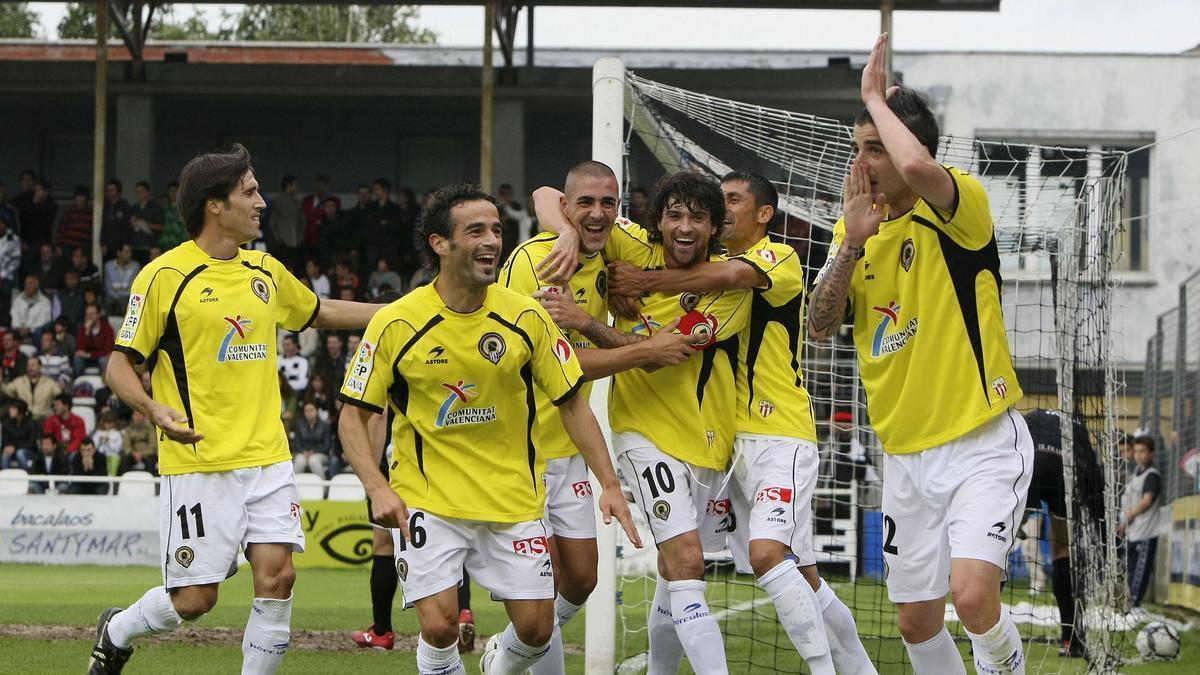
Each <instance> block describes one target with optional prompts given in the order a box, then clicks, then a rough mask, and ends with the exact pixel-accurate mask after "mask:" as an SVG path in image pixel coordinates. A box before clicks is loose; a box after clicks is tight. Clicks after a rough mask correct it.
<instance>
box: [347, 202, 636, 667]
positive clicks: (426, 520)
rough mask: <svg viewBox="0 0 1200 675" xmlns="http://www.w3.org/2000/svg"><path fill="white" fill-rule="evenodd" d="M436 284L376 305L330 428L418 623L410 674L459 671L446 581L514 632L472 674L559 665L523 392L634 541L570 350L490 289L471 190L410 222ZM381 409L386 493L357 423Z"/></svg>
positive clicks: (535, 311)
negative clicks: (380, 529) (483, 597)
mask: <svg viewBox="0 0 1200 675" xmlns="http://www.w3.org/2000/svg"><path fill="white" fill-rule="evenodd" d="M421 221H422V225H421V228H422V230H421V231H422V235H423V236H424V244H425V251H424V253H425V258H426V261H427V263H428V264H429V266H430V267H431V268H432V269H434V270H438V271H439V276H438V277H437V278H436V279H434V281H433V283H431V284H429V285H427V286H423V287H421V288H418V289H416V290H414V291H412V292H411V293H409V294H408V295H406V296H404V297H403V298H401V299H400V300H397V301H396V302H394V303H392V304H390V305H388V306H387V307H385V308H384V309H382V310H380V312H379V314H377V315H376V316H375V318H374V319H372V321H371V324H370V325H369V326H368V327H367V331H366V334H365V335H364V336H363V340H362V343H361V345H360V346H359V350H358V353H357V355H356V356H355V358H354V361H353V363H352V365H351V367H350V369H349V370H348V371H347V373H346V380H345V382H344V384H343V385H342V389H341V393H340V395H339V397H340V398H341V399H342V400H343V401H345V402H346V403H348V404H349V405H347V406H346V408H345V409H343V412H342V418H341V421H340V424H339V427H340V428H339V431H340V433H341V436H342V442H343V445H344V447H345V451H346V456H347V458H349V460H350V462H351V464H352V465H353V466H354V469H355V471H356V472H357V473H358V476H359V478H360V480H362V482H363V486H364V487H365V488H366V489H367V492H368V493H369V495H370V497H371V503H372V510H373V512H374V514H375V517H376V520H378V521H379V522H380V523H381V524H383V525H385V526H391V527H396V528H398V529H397V530H396V531H395V532H394V535H395V545H396V546H395V548H396V551H395V555H396V569H397V571H398V572H399V575H400V582H401V585H402V586H403V588H404V596H405V601H406V602H407V603H410V604H412V605H415V607H416V610H417V618H418V620H419V621H420V624H421V635H420V639H419V642H418V644H417V669H418V671H419V672H421V673H423V674H433V673H437V674H438V675H450V674H452V673H463V672H465V670H464V669H463V664H462V660H461V658H460V657H459V654H458V649H457V642H458V627H457V618H458V614H459V611H458V609H459V608H458V594H457V592H456V587H457V586H458V583H459V581H460V580H461V578H462V568H463V567H464V566H465V567H466V569H467V571H468V572H470V574H471V577H472V578H473V579H475V580H476V581H477V582H478V583H479V584H481V585H482V586H484V587H485V588H487V589H488V590H489V591H491V592H492V595H493V596H494V597H496V598H499V599H502V600H504V603H505V609H506V610H507V611H508V615H509V618H510V619H512V624H510V625H509V627H508V628H507V629H506V630H505V631H504V634H503V636H499V637H497V638H496V639H495V640H494V641H493V642H491V643H489V647H488V649H487V650H486V651H485V653H484V655H483V659H482V660H481V662H480V669H481V670H483V671H484V672H485V673H489V674H490V675H494V674H496V673H501V674H510V673H521V672H524V671H525V670H527V669H529V668H530V667H531V666H533V665H534V664H536V663H537V662H538V661H539V660H541V659H542V658H547V659H551V661H552V663H554V664H556V666H557V668H556V670H557V671H558V672H560V673H561V672H562V670H563V655H562V647H561V644H562V643H561V641H559V642H558V643H557V649H556V650H555V649H554V648H555V646H556V645H555V643H554V642H553V641H552V639H551V638H552V636H553V632H554V623H555V621H554V578H553V577H554V575H553V572H552V566H551V562H550V556H549V546H548V543H547V541H546V534H547V532H546V528H545V524H544V515H545V508H546V506H545V502H546V487H545V485H544V483H543V482H542V473H543V472H544V470H545V469H544V458H542V457H540V455H539V453H538V452H537V450H536V445H535V436H534V428H533V427H534V423H535V421H536V415H537V408H536V403H535V396H536V389H541V391H542V393H544V394H545V395H546V396H547V397H548V398H549V399H550V400H551V401H552V402H553V403H554V404H556V405H557V406H558V414H559V417H560V418H561V420H562V424H563V426H564V428H565V429H566V431H567V434H568V436H569V437H570V439H571V442H573V443H574V444H575V446H576V447H578V448H579V451H580V453H582V455H583V457H584V460H585V461H586V462H587V464H588V467H589V468H591V470H592V471H593V472H594V473H595V474H596V477H597V479H598V480H599V481H600V484H601V485H600V487H601V490H602V492H601V495H600V498H599V506H600V512H601V513H602V514H603V515H604V518H605V522H611V520H612V518H613V517H616V518H617V519H618V520H619V521H620V522H621V523H622V525H623V526H624V527H625V531H626V533H627V534H628V535H629V537H630V539H631V540H632V541H633V542H634V544H635V545H638V546H640V541H639V540H638V536H637V531H636V530H635V529H634V526H633V523H632V520H631V518H630V514H629V509H628V507H627V506H626V505H625V501H624V499H623V498H622V496H621V491H620V484H619V483H618V480H617V475H616V471H615V470H614V469H613V466H612V463H611V461H610V460H609V456H608V449H607V447H606V446H605V443H604V438H603V436H602V435H601V433H600V427H599V425H597V424H596V420H595V417H593V416H592V411H591V409H590V408H589V407H588V403H587V400H586V399H584V398H583V397H581V396H578V395H577V393H578V391H579V388H580V387H581V386H582V384H583V374H582V371H581V370H580V367H579V360H578V358H577V357H576V356H575V349H574V347H572V346H571V343H570V341H569V340H567V338H566V336H564V335H563V334H562V332H561V331H560V330H559V329H558V327H557V326H555V325H554V322H553V321H552V320H551V319H550V317H549V316H548V315H547V313H546V311H545V310H543V309H542V308H541V307H540V306H539V305H538V303H537V301H536V300H534V299H532V298H530V297H528V296H526V295H522V294H520V293H516V292H515V291H511V290H509V289H507V288H504V287H502V286H500V285H498V284H496V283H495V279H496V268H497V264H498V260H499V256H500V249H501V225H500V215H499V211H498V210H497V207H496V201H495V199H494V198H493V197H491V196H490V195H488V194H486V193H484V192H481V191H479V190H478V189H477V188H475V187H474V186H468V185H459V186H453V187H448V188H443V189H442V190H439V191H437V192H436V193H435V194H434V196H433V198H432V199H431V200H430V202H429V203H428V204H427V205H426V206H425V209H424V210H423V212H422V215H421ZM385 408H390V409H391V410H392V412H393V413H394V422H393V427H392V442H393V451H392V467H391V468H392V472H391V479H390V484H389V483H388V482H387V481H386V480H385V479H384V477H383V475H382V474H381V473H380V472H379V470H378V468H377V458H376V455H375V454H374V452H372V450H371V448H370V444H369V442H368V440H367V421H368V419H369V418H370V417H371V416H372V415H373V414H376V413H379V412H382V411H383V410H384V409H385Z"/></svg>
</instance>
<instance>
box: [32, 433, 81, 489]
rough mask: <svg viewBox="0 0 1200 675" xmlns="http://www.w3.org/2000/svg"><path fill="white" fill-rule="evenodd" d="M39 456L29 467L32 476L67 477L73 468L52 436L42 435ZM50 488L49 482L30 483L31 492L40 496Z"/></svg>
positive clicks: (34, 481) (39, 443)
mask: <svg viewBox="0 0 1200 675" xmlns="http://www.w3.org/2000/svg"><path fill="white" fill-rule="evenodd" d="M38 450H39V452H38V456H37V457H35V458H34V460H33V462H32V464H31V465H30V467H29V475H30V476H66V475H68V474H70V472H71V467H70V464H69V463H68V462H67V454H66V453H65V452H63V451H62V448H61V447H59V445H58V441H57V440H55V438H54V436H53V435H51V434H42V437H41V439H40V440H39V441H38ZM49 487H50V483H49V481H36V480H31V481H29V491H30V492H31V493H33V494H37V495H40V494H42V493H44V492H46V491H47V489H48V488H49Z"/></svg>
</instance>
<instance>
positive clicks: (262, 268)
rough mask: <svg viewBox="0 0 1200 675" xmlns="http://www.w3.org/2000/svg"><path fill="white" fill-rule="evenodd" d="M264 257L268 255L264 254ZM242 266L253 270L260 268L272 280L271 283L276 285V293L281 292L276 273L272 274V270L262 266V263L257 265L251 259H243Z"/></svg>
mask: <svg viewBox="0 0 1200 675" xmlns="http://www.w3.org/2000/svg"><path fill="white" fill-rule="evenodd" d="M263 257H266V256H263ZM242 267H247V268H249V269H252V270H258V271H259V272H262V273H263V274H265V275H267V278H268V279H270V280H271V285H272V286H274V287H275V292H276V293H278V292H279V285H278V284H276V283H275V275H273V274H271V272H270V270H268V269H267V268H265V267H262V266H260V265H255V264H253V263H251V262H250V261H249V260H243V261H242Z"/></svg>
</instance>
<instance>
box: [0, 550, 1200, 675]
mask: <svg viewBox="0 0 1200 675" xmlns="http://www.w3.org/2000/svg"><path fill="white" fill-rule="evenodd" d="M368 578H369V571H368V570H367V569H361V570H300V573H299V578H298V581H297V584H296V590H295V597H296V603H295V609H294V612H293V615H292V627H293V630H294V631H295V633H296V637H295V639H294V644H295V647H294V648H293V649H291V650H289V652H288V655H287V658H286V659H285V660H284V664H283V667H282V668H281V669H280V671H279V672H280V673H281V674H291V675H303V674H309V673H312V674H317V673H322V674H324V673H332V672H353V673H356V674H357V675H366V674H368V673H388V674H398V673H415V672H416V664H415V659H414V655H413V653H412V651H408V650H405V651H401V650H399V649H398V650H397V651H394V652H379V651H373V650H356V649H353V647H352V646H351V643H350V639H349V632H350V631H351V630H355V629H361V628H363V627H364V626H366V625H367V624H368V623H370V620H371V616H370V593H369V590H368ZM158 583H160V577H159V572H158V570H157V569H155V568H149V567H124V568H112V567H46V566H38V565H0V599H2V600H0V654H3V657H0V663H3V664H4V665H3V667H0V670H2V671H4V672H21V673H83V672H84V670H85V669H86V663H87V658H88V653H89V651H90V649H91V638H90V637H89V636H90V635H91V633H92V632H93V631H94V627H95V621H96V615H97V614H98V613H99V611H100V610H101V609H102V608H104V607H108V606H111V605H120V606H124V605H127V604H129V603H131V602H133V601H135V600H136V599H137V598H138V597H140V596H141V594H142V593H144V592H145V590H146V589H147V588H150V587H151V586H154V585H156V584H158ZM835 588H836V589H837V591H838V593H839V595H841V596H842V597H843V598H844V599H846V600H848V601H850V602H852V604H853V606H855V607H858V608H860V610H859V612H858V617H857V619H858V623H859V628H860V631H861V632H862V633H864V634H872V635H884V636H888V637H887V638H886V639H875V640H868V641H867V643H866V646H867V649H868V652H869V653H870V654H871V656H872V658H873V659H874V660H876V661H878V662H879V663H881V664H882V665H881V668H880V672H881V673H883V674H884V675H888V674H890V673H899V672H903V671H902V669H901V666H899V663H900V662H901V659H902V656H903V645H902V644H901V643H900V641H899V639H898V635H897V634H896V628H895V620H894V613H893V610H892V609H891V606H890V605H889V604H888V603H887V602H886V597H885V595H884V593H883V590H882V587H880V586H878V585H876V584H872V583H859V584H858V585H856V586H852V585H850V584H848V583H846V582H844V581H843V582H841V583H838V582H837V580H835ZM621 589H622V603H623V605H624V606H623V607H622V611H621V613H620V614H621V616H622V620H623V621H624V622H625V623H624V624H623V625H622V626H621V627H620V628H619V629H618V645H617V648H618V653H619V654H623V655H624V656H625V658H629V657H632V656H634V655H636V654H638V653H639V652H644V651H645V640H646V634H645V630H644V628H645V607H646V603H647V600H648V598H649V596H650V595H652V593H653V588H652V582H651V584H646V583H643V582H641V581H631V582H627V583H625V584H623V585H622V586H621ZM474 590H475V592H474V594H473V602H472V604H473V605H474V609H475V616H476V625H477V626H478V630H479V634H480V636H481V638H480V640H479V641H478V643H477V647H478V648H481V647H482V646H483V641H482V640H483V637H484V636H487V635H490V634H491V633H494V632H497V631H500V630H501V629H503V627H504V625H505V624H506V623H507V617H506V616H505V615H504V609H503V606H502V605H500V604H499V603H495V602H491V601H490V600H488V599H487V594H486V592H485V591H483V590H482V589H481V588H479V587H476V588H475V589H474ZM251 595H252V593H251V588H250V574H249V570H246V569H244V570H242V571H241V572H239V573H238V574H237V575H236V576H235V577H233V578H232V579H230V580H229V581H228V582H226V583H225V584H223V585H222V587H221V598H220V601H219V602H218V603H217V607H216V609H214V610H213V612H212V613H211V614H209V615H208V616H206V617H204V618H203V619H202V620H201V621H200V622H198V623H197V624H196V628H197V629H200V632H198V633H195V632H193V633H177V634H175V635H174V636H170V637H165V638H159V639H157V640H155V641H154V642H152V643H149V644H142V645H140V646H139V647H138V650H137V652H136V654H135V655H134V658H133V659H132V660H131V661H130V663H129V666H128V667H126V669H125V672H126V673H129V674H130V675H137V674H138V673H172V674H173V675H184V674H187V673H214V672H236V671H237V670H238V668H239V666H240V663H241V647H240V640H241V638H240V630H241V627H242V626H243V625H244V624H245V621H246V617H247V614H248V612H249V605H250V600H251ZM709 601H710V605H711V608H712V610H713V612H714V614H715V615H717V616H718V618H719V620H720V621H721V629H722V632H723V633H724V634H725V635H726V636H727V656H728V659H729V661H730V671H731V672H734V673H761V672H772V671H777V672H787V673H797V672H807V671H806V670H805V669H804V668H803V666H802V665H801V662H800V660H799V658H798V657H796V656H795V655H794V654H793V652H792V650H791V648H790V643H788V642H787V636H786V635H784V634H783V633H782V632H781V631H779V630H777V628H776V624H775V621H774V612H773V608H772V606H771V604H770V603H769V602H767V601H766V600H765V596H764V595H763V594H762V591H761V590H757V589H755V588H754V587H753V586H751V585H747V584H745V583H742V582H739V583H736V584H727V583H721V582H720V580H718V579H712V580H711V581H710V583H709ZM730 608H736V609H737V610H738V611H728V610H729V609H730ZM862 608H866V609H865V610H864V609H862ZM393 616H394V620H393V623H394V627H395V630H396V632H397V634H398V635H408V636H415V635H416V632H417V622H416V616H415V614H414V613H413V612H411V611H409V612H405V611H401V610H400V609H399V607H398V606H397V608H396V610H395V612H394V615H393ZM751 631H753V634H754V635H755V639H754V640H751V639H750V638H749V636H750V635H751ZM302 636H303V637H302ZM564 639H565V642H566V645H567V652H568V653H567V672H569V673H582V672H583V658H584V657H583V641H584V621H583V616H582V614H581V615H580V616H579V617H577V618H576V620H575V621H572V622H571V624H569V625H568V626H567V628H566V631H565V635H564ZM409 644H410V645H411V644H412V643H411V642H410V643H409ZM1130 644H1132V641H1131V642H1130ZM959 646H960V648H961V649H962V650H963V651H964V654H966V653H967V649H968V647H967V645H966V644H964V643H960V645H959ZM410 649H411V647H410ZM1197 649H1200V639H1197V638H1196V637H1195V633H1184V635H1183V653H1184V660H1183V661H1181V662H1176V663H1166V664H1146V665H1139V666H1130V667H1126V668H1122V672H1130V673H1136V674H1137V675H1161V674H1166V673H1186V672H1193V671H1192V669H1191V668H1190V667H1189V666H1187V665H1184V664H1185V663H1188V661H1187V659H1188V657H1189V656H1191V655H1192V654H1194V653H1195V650H1197ZM478 656H479V651H478V649H477V651H476V652H474V654H470V655H466V657H465V658H464V661H465V663H466V666H467V670H468V672H470V673H477V672H478ZM1028 657H1029V659H1028V661H1029V666H1030V667H1029V671H1028V672H1030V673H1081V674H1082V673H1083V672H1084V668H1083V663H1082V662H1081V661H1079V660H1065V659H1060V658H1059V657H1058V656H1057V650H1056V649H1054V648H1052V647H1051V646H1050V645H1043V644H1034V645H1032V646H1031V647H1030V648H1029V651H1028ZM631 666H636V658H635V659H633V660H631V662H630V663H629V665H628V666H627V669H629V672H640V671H638V670H635V669H633V668H630V667H631ZM11 667H15V669H10V668H11ZM623 672H625V671H623ZM682 672H686V673H690V672H691V670H689V669H688V668H687V666H686V664H685V666H684V670H683V671H682Z"/></svg>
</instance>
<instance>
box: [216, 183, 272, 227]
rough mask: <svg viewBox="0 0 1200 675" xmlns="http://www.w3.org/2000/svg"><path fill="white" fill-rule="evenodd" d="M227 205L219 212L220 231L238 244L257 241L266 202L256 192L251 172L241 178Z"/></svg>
mask: <svg viewBox="0 0 1200 675" xmlns="http://www.w3.org/2000/svg"><path fill="white" fill-rule="evenodd" d="M227 204H228V207H227V208H225V209H223V210H222V212H221V227H222V229H224V230H225V231H226V232H229V233H230V234H232V235H234V236H235V237H236V238H237V239H238V241H239V242H240V243H245V242H247V241H253V240H254V239H257V238H258V236H259V234H260V233H261V232H262V229H261V223H260V221H261V219H262V212H263V209H265V208H267V202H266V200H264V199H263V197H262V195H261V194H259V192H258V181H257V180H255V179H254V173H253V172H250V171H247V172H246V175H244V176H242V182H241V183H239V184H238V186H237V187H235V188H234V189H233V192H231V193H230V194H229V198H228V200H227Z"/></svg>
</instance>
